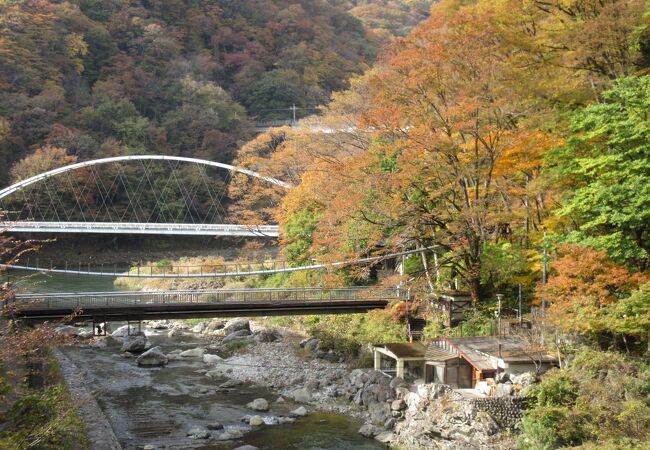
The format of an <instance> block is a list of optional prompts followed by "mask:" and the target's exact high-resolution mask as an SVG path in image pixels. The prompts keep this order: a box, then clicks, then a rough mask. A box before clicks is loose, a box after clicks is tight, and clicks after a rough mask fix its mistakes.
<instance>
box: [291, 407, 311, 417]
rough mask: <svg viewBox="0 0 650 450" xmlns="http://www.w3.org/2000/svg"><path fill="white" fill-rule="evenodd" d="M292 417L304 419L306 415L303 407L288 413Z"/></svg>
mask: <svg viewBox="0 0 650 450" xmlns="http://www.w3.org/2000/svg"><path fill="white" fill-rule="evenodd" d="M289 415H290V416H292V417H305V416H306V415H307V409H306V408H305V407H304V406H299V407H298V408H296V409H294V410H293V411H291V412H290V413H289Z"/></svg>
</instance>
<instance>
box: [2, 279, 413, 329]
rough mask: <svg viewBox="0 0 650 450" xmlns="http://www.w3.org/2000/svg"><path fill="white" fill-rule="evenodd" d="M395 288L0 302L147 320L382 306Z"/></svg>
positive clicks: (81, 317)
mask: <svg viewBox="0 0 650 450" xmlns="http://www.w3.org/2000/svg"><path fill="white" fill-rule="evenodd" d="M405 298H406V292H404V291H401V290H400V289H397V288H395V289H377V288H367V287H358V288H340V289H326V288H297V289H212V290H167V291H148V292H147V291H127V292H83V293H56V294H19V295H16V296H15V297H14V298H12V299H9V300H8V301H6V302H5V305H4V306H5V311H7V312H6V314H9V315H12V316H13V317H16V318H21V319H26V320H32V321H45V320H58V319H62V318H66V317H69V318H70V320H71V321H73V322H74V321H86V320H94V321H95V322H111V321H122V320H153V319H172V318H194V317H206V318H207V317H237V316H277V315H282V316H285V315H303V314H347V313H359V312H366V311H368V310H370V309H377V308H384V307H385V306H386V305H387V304H388V303H389V302H391V301H395V300H399V299H405Z"/></svg>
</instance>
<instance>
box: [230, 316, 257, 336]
mask: <svg viewBox="0 0 650 450" xmlns="http://www.w3.org/2000/svg"><path fill="white" fill-rule="evenodd" d="M223 330H224V333H225V334H226V335H229V334H231V333H234V332H235V331H246V332H247V333H248V334H251V324H250V322H249V321H248V320H243V319H233V320H229V321H228V322H227V323H226V324H225V326H224V329H223Z"/></svg>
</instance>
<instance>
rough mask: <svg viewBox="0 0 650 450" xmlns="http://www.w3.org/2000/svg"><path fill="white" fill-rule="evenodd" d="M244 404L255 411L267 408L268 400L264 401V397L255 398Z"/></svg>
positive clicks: (266, 409)
mask: <svg viewBox="0 0 650 450" xmlns="http://www.w3.org/2000/svg"><path fill="white" fill-rule="evenodd" d="M246 406H247V407H249V408H250V409H252V410H255V411H268V410H269V402H268V401H266V399H264V398H256V399H255V400H253V401H252V402H250V403H248V404H247V405H246Z"/></svg>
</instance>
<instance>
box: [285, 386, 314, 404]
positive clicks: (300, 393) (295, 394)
mask: <svg viewBox="0 0 650 450" xmlns="http://www.w3.org/2000/svg"><path fill="white" fill-rule="evenodd" d="M290 395H291V398H293V399H294V400H295V401H297V402H298V403H307V402H309V401H310V400H311V392H309V389H307V388H301V389H296V390H294V391H291V394H290Z"/></svg>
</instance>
